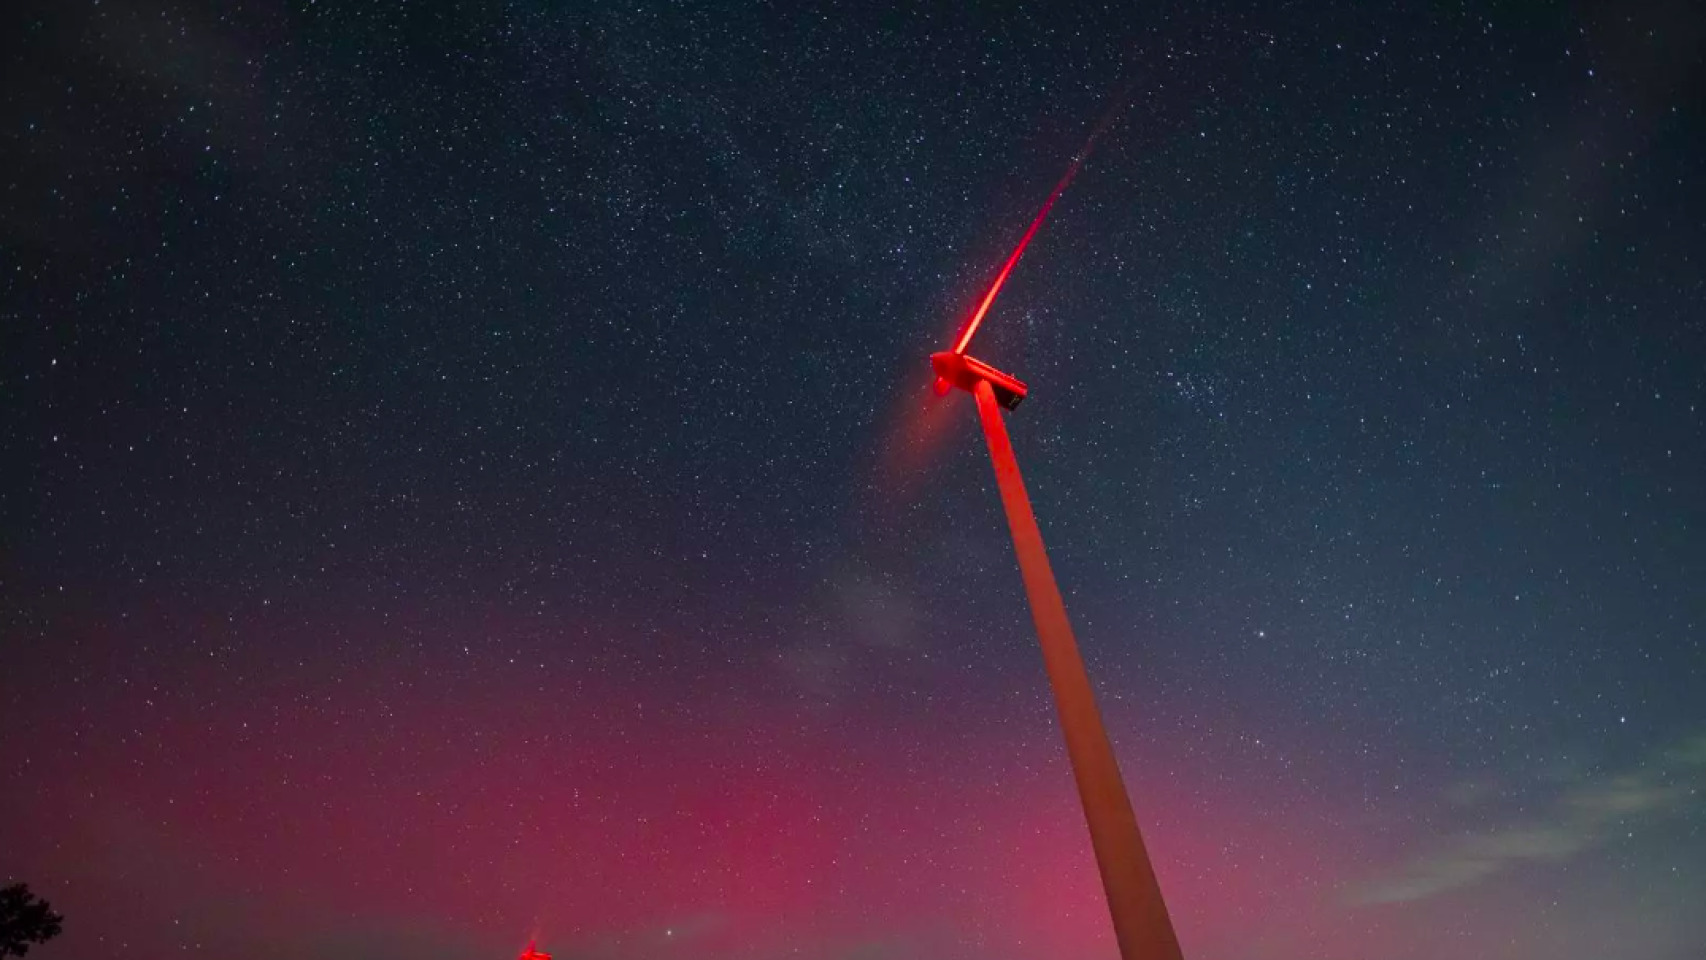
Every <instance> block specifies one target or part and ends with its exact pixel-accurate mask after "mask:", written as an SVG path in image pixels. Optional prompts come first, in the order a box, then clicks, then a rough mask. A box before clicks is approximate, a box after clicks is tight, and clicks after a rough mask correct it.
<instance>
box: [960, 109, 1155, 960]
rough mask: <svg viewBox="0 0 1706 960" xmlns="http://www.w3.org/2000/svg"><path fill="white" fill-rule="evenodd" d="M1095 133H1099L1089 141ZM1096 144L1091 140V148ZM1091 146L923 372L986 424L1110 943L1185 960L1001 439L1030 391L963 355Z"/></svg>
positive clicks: (1007, 444)
mask: <svg viewBox="0 0 1706 960" xmlns="http://www.w3.org/2000/svg"><path fill="white" fill-rule="evenodd" d="M1105 124H1106V121H1104V123H1103V125H1104V126H1105ZM1100 132H1101V128H1100V127H1098V129H1097V131H1096V133H1100ZM1094 141H1095V134H1094V133H1093V134H1092V135H1091V141H1090V144H1093V143H1094ZM1090 144H1086V147H1085V149H1084V151H1082V152H1081V153H1080V154H1079V157H1078V158H1077V159H1076V160H1074V161H1073V163H1072V166H1071V168H1070V169H1069V170H1068V171H1067V174H1066V176H1065V177H1064V178H1062V180H1061V182H1060V184H1059V185H1058V186H1056V187H1055V189H1054V192H1053V193H1052V194H1050V195H1049V198H1048V201H1047V202H1046V203H1044V204H1043V208H1042V210H1041V212H1039V213H1038V214H1037V217H1036V219H1035V220H1033V221H1032V222H1031V226H1030V229H1029V230H1027V231H1026V232H1025V236H1024V238H1023V239H1022V240H1020V241H1019V246H1018V247H1017V248H1016V249H1015V250H1014V251H1013V253H1012V255H1011V256H1009V257H1008V258H1007V262H1006V263H1005V264H1003V265H1002V268H1001V272H1000V273H999V274H997V276H996V278H995V282H994V284H993V285H992V286H991V287H990V289H989V292H988V293H987V294H985V295H984V298H983V300H982V302H981V303H979V305H978V308H977V311H976V313H974V314H973V315H972V318H971V320H970V322H969V323H967V325H966V328H965V330H964V331H963V332H961V334H960V336H959V337H958V339H957V340H956V341H955V343H954V346H953V348H952V349H950V350H944V351H942V352H940V353H936V354H932V355H931V357H930V365H931V367H932V368H934V370H935V371H936V392H937V394H938V395H943V394H946V393H947V392H948V391H949V390H951V389H953V388H954V387H958V388H960V389H961V390H964V391H966V392H967V393H970V394H971V395H972V396H973V397H975V398H976V400H977V413H978V419H979V420H981V421H982V423H983V437H984V440H986V441H987V442H988V444H989V456H990V458H991V459H992V460H993V461H994V462H995V483H996V485H997V486H998V487H999V488H1000V489H1001V505H1002V506H1003V507H1004V508H1005V509H1006V512H1007V525H1008V527H1009V528H1010V529H1011V530H1012V533H1013V551H1014V553H1016V554H1017V555H1018V558H1019V573H1020V574H1021V576H1022V577H1023V578H1024V581H1025V596H1026V598H1027V599H1028V600H1029V601H1030V606H1031V619H1032V620H1033V621H1034V622H1035V623H1036V627H1037V639H1038V640H1039V641H1040V642H1041V644H1042V650H1043V665H1044V667H1045V668H1046V670H1047V671H1048V679H1049V686H1050V687H1052V688H1053V690H1054V705H1055V710H1056V711H1057V713H1058V714H1059V716H1060V727H1061V732H1062V733H1063V734H1065V737H1066V753H1067V756H1068V758H1069V759H1070V760H1071V762H1072V776H1073V779H1075V780H1076V781H1077V782H1078V797H1079V799H1080V800H1081V801H1082V802H1083V804H1084V819H1085V820H1086V821H1088V822H1089V826H1090V844H1091V846H1092V847H1093V848H1094V849H1095V851H1096V866H1097V868H1098V869H1099V870H1100V871H1101V874H1102V887H1103V889H1104V890H1105V891H1106V893H1107V896H1108V910H1109V912H1110V913H1111V914H1112V915H1113V921H1114V937H1115V939H1116V940H1118V942H1119V948H1120V957H1121V960H1183V954H1181V953H1180V951H1179V939H1178V937H1177V935H1176V934H1175V933H1174V932H1173V921H1172V919H1171V918H1170V917H1169V916H1168V915H1167V904H1166V903H1165V901H1163V900H1162V898H1161V886H1160V884H1159V883H1158V882H1157V881H1156V879H1155V869H1154V867H1152V866H1151V865H1150V862H1149V851H1148V850H1147V849H1146V848H1145V847H1144V845H1143V834H1142V833H1141V832H1140V831H1139V830H1138V828H1137V818H1136V816H1134V815H1133V813H1132V809H1131V800H1130V798H1129V797H1128V796H1127V794H1126V788H1125V781H1124V780H1122V779H1121V778H1120V768H1119V763H1118V762H1117V761H1116V760H1115V759H1114V750H1113V746H1112V745H1111V744H1109V742H1108V734H1107V730H1106V729H1105V728H1104V727H1103V725H1102V714H1101V711H1100V710H1098V709H1097V707H1096V697H1095V693H1094V692H1093V690H1092V689H1091V687H1090V676H1089V674H1088V673H1086V672H1085V670H1084V660H1083V658H1082V657H1080V656H1079V654H1078V641H1077V640H1076V639H1075V638H1074V637H1073V634H1072V624H1071V622H1070V621H1069V620H1067V617H1066V604H1065V603H1064V602H1063V601H1062V600H1061V598H1060V588H1059V587H1058V586H1057V585H1056V584H1055V580H1054V571H1053V570H1052V569H1051V568H1050V567H1049V562H1048V552H1047V551H1046V550H1045V549H1044V547H1043V535H1042V531H1040V530H1039V529H1037V519H1036V516H1035V515H1034V514H1033V513H1032V512H1031V500H1030V497H1028V496H1027V495H1026V494H1025V481H1024V479H1023V478H1022V477H1021V476H1020V475H1019V461H1018V459H1017V458H1015V457H1014V455H1013V443H1012V441H1011V440H1010V439H1008V436H1007V424H1006V421H1005V420H1004V419H1003V418H1002V413H1001V411H1002V410H1003V409H1007V410H1013V409H1016V408H1017V407H1018V406H1019V403H1020V401H1022V400H1024V399H1025V396H1026V394H1027V393H1028V392H1029V391H1028V390H1027V388H1026V387H1025V384H1024V383H1023V382H1021V381H1020V380H1018V379H1017V378H1015V377H1013V376H1012V375H1010V374H1007V373H1003V372H1002V371H1000V370H997V369H995V368H994V367H992V366H990V365H989V364H987V363H984V362H983V361H981V360H977V359H975V358H973V357H971V356H969V355H967V354H966V348H967V346H969V345H970V343H971V338H972V335H973V334H974V333H976V332H977V328H978V326H979V325H980V324H981V323H982V322H983V317H984V314H986V313H987V312H988V311H989V306H990V304H991V303H993V302H994V300H995V295H996V294H997V293H999V292H1000V291H1001V286H1002V284H1003V283H1005V282H1006V280H1007V275H1008V274H1009V273H1011V272H1012V270H1013V265H1014V264H1015V263H1017V262H1018V260H1019V257H1020V255H1021V254H1023V253H1024V252H1025V247H1026V246H1028V245H1029V244H1030V242H1031V238H1032V237H1033V236H1035V235H1036V232H1037V228H1038V227H1039V226H1041V225H1042V222H1043V219H1044V218H1045V217H1047V216H1048V212H1049V209H1050V208H1051V207H1053V206H1054V202H1055V201H1056V200H1057V199H1059V198H1060V194H1061V193H1062V191H1064V190H1065V189H1066V185H1067V184H1068V183H1070V182H1071V180H1072V178H1073V175H1074V174H1076V173H1077V172H1078V167H1079V166H1080V165H1081V164H1082V163H1083V160H1084V157H1085V156H1086V155H1087V154H1088V153H1089V147H1090Z"/></svg>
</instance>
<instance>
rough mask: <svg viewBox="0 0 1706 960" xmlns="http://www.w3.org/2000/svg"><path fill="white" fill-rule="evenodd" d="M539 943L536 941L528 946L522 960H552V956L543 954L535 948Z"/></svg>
mask: <svg viewBox="0 0 1706 960" xmlns="http://www.w3.org/2000/svg"><path fill="white" fill-rule="evenodd" d="M537 942H538V941H535V942H534V943H530V944H528V945H527V949H526V951H524V952H523V953H522V954H521V957H520V960H551V955H550V954H548V953H543V952H541V951H540V950H538V949H536V948H535V944H536V943H537Z"/></svg>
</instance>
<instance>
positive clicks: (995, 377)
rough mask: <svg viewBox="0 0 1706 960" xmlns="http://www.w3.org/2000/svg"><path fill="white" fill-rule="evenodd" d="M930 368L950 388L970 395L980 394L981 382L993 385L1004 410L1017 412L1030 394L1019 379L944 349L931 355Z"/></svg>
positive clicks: (997, 400)
mask: <svg viewBox="0 0 1706 960" xmlns="http://www.w3.org/2000/svg"><path fill="white" fill-rule="evenodd" d="M930 367H931V369H933V370H935V371H936V376H938V377H940V378H941V380H942V382H944V383H947V384H948V385H950V386H955V387H959V388H960V389H961V390H964V391H965V392H967V393H976V392H977V384H978V381H979V380H981V381H983V382H985V383H987V384H989V386H990V389H992V390H994V391H995V402H996V403H998V404H1000V405H1001V406H1002V407H1003V408H1004V409H1007V410H1015V409H1017V408H1018V406H1019V403H1020V401H1022V400H1024V399H1025V395H1026V394H1027V393H1029V392H1030V391H1029V390H1028V389H1027V388H1026V387H1025V384H1024V383H1023V382H1021V381H1020V380H1019V379H1018V378H1017V377H1014V376H1013V375H1011V374H1006V373H1002V372H1001V371H1000V370H997V369H995V368H994V367H992V366H990V365H989V364H987V363H984V362H983V361H982V360H978V359H976V358H975V357H968V356H966V355H965V354H963V353H955V352H953V351H952V350H944V351H942V352H941V353H933V354H931V355H930Z"/></svg>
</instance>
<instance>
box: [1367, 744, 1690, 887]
mask: <svg viewBox="0 0 1706 960" xmlns="http://www.w3.org/2000/svg"><path fill="white" fill-rule="evenodd" d="M1703 781H1706V732H1700V733H1696V734H1695V735H1693V736H1692V737H1688V738H1686V739H1683V740H1681V741H1678V742H1677V743H1675V744H1673V745H1672V746H1670V747H1669V748H1667V749H1664V750H1661V751H1659V752H1657V753H1655V754H1653V755H1651V756H1649V757H1647V758H1646V760H1645V761H1644V762H1643V763H1640V764H1639V765H1637V766H1636V767H1634V768H1633V769H1631V770H1629V771H1626V772H1623V773H1620V774H1617V775H1614V776H1609V777H1604V778H1599V779H1593V778H1579V779H1577V780H1575V781H1574V782H1572V783H1570V784H1569V785H1567V786H1566V787H1565V788H1563V789H1562V790H1561V791H1560V792H1559V793H1558V795H1557V796H1555V797H1554V798H1553V799H1552V801H1551V802H1550V803H1549V804H1548V805H1547V807H1546V810H1545V812H1544V813H1542V814H1541V815H1540V816H1538V817H1534V818H1532V819H1528V820H1522V821H1513V822H1511V823H1507V824H1505V825H1503V826H1500V827H1497V828H1494V829H1491V830H1487V831H1484V832H1480V833H1471V834H1467V835H1461V836H1458V837H1456V838H1455V839H1453V840H1451V841H1449V842H1447V843H1446V844H1445V845H1444V847H1443V849H1439V850H1436V851H1433V852H1430V853H1427V854H1423V855H1421V856H1418V857H1416V858H1414V859H1412V860H1410V861H1409V862H1408V863H1406V864H1404V865H1403V866H1401V867H1399V868H1397V869H1396V870H1394V871H1392V872H1390V873H1388V874H1386V875H1385V876H1381V877H1377V878H1375V879H1373V880H1370V881H1367V882H1364V883H1361V884H1357V885H1355V886H1353V887H1352V888H1351V889H1350V890H1348V891H1347V894H1348V898H1349V899H1350V901H1351V902H1352V903H1356V904H1379V903H1405V902H1410V901H1415V900H1425V899H1427V898H1429V897H1434V896H1438V895H1440V894H1443V893H1446V892H1448V891H1451V890H1457V889H1461V888H1463V887H1467V886H1470V885H1472V884H1475V883H1478V882H1480V881H1482V880H1485V879H1487V878H1489V877H1492V876H1494V875H1496V874H1499V873H1502V872H1504V871H1506V870H1509V869H1512V868H1514V867H1517V866H1520V865H1522V864H1545V863H1561V862H1564V861H1566V860H1569V859H1571V858H1572V857H1575V856H1577V855H1579V854H1581V853H1583V852H1585V851H1587V850H1590V849H1592V848H1594V847H1597V846H1599V845H1600V844H1602V843H1605V842H1606V841H1607V840H1608V839H1609V838H1610V837H1611V836H1612V834H1613V828H1618V829H1622V830H1627V829H1628V827H1629V826H1631V825H1632V824H1633V823H1635V822H1637V821H1647V822H1651V821H1655V820H1659V819H1662V818H1664V817H1668V816H1674V815H1676V814H1679V813H1682V812H1684V811H1686V810H1688V809H1690V808H1691V807H1692V806H1694V805H1697V804H1699V803H1701V802H1702V799H1703V793H1702V786H1703ZM1454 790H1456V792H1457V793H1461V790H1460V789H1457V788H1454ZM1459 799H1460V798H1459Z"/></svg>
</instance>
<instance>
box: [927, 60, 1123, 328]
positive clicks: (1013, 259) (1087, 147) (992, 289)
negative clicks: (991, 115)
mask: <svg viewBox="0 0 1706 960" xmlns="http://www.w3.org/2000/svg"><path fill="white" fill-rule="evenodd" d="M1131 89H1132V85H1131V84H1127V85H1126V87H1125V89H1123V90H1121V91H1120V93H1119V96H1117V97H1115V98H1114V103H1113V106H1111V107H1109V108H1108V112H1107V113H1104V114H1103V115H1102V118H1101V119H1100V120H1098V121H1096V126H1095V128H1094V129H1092V130H1091V131H1090V136H1089V137H1088V138H1086V139H1085V141H1084V149H1082V150H1080V151H1078V155H1077V156H1076V157H1073V159H1072V165H1071V166H1069V167H1067V168H1066V175H1065V176H1063V177H1061V178H1060V182H1059V183H1057V184H1055V185H1054V192H1053V193H1050V194H1049V195H1048V199H1047V200H1045V201H1043V208H1042V209H1041V210H1038V211H1037V215H1036V217H1035V218H1034V219H1032V220H1031V225H1030V227H1029V228H1028V229H1026V230H1025V235H1024V236H1023V237H1020V238H1019V245H1018V246H1017V247H1014V248H1013V252H1012V253H1011V254H1009V255H1008V257H1007V262H1006V263H1004V264H1002V265H1001V272H1000V273H998V274H996V275H995V282H994V283H992V284H990V285H989V292H988V293H985V294H984V295H983V300H982V301H981V302H980V303H978V305H977V312H975V313H973V314H972V315H971V320H969V321H967V323H966V328H965V329H964V330H962V331H960V336H959V339H957V340H955V341H954V346H953V350H952V351H951V352H953V353H965V352H966V347H968V346H970V345H971V338H972V335H973V334H975V333H977V328H978V327H980V326H982V325H983V317H984V314H987V313H988V312H989V307H990V304H993V303H994V302H995V296H996V294H998V293H1000V292H1001V287H1002V285H1003V284H1005V283H1006V282H1007V275H1008V274H1010V273H1012V272H1013V266H1014V264H1017V263H1018V262H1019V258H1020V257H1022V256H1024V254H1025V248H1026V247H1028V246H1030V245H1031V238H1032V237H1035V236H1036V235H1037V230H1038V229H1039V228H1041V227H1042V225H1043V221H1044V220H1046V219H1048V213H1049V211H1050V210H1052V209H1054V202H1055V201H1056V200H1059V199H1060V195H1061V194H1063V193H1065V192H1066V188H1067V187H1068V186H1069V185H1071V183H1072V178H1073V177H1076V176H1078V168H1079V167H1082V166H1084V161H1085V160H1088V159H1089V158H1090V151H1091V150H1094V149H1095V147H1096V138H1098V137H1100V136H1101V135H1102V131H1104V130H1106V129H1107V128H1108V124H1110V123H1112V122H1113V119H1114V117H1115V115H1117V114H1118V113H1119V110H1120V108H1121V107H1123V106H1125V101H1126V97H1127V96H1129V95H1130V94H1131Z"/></svg>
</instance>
